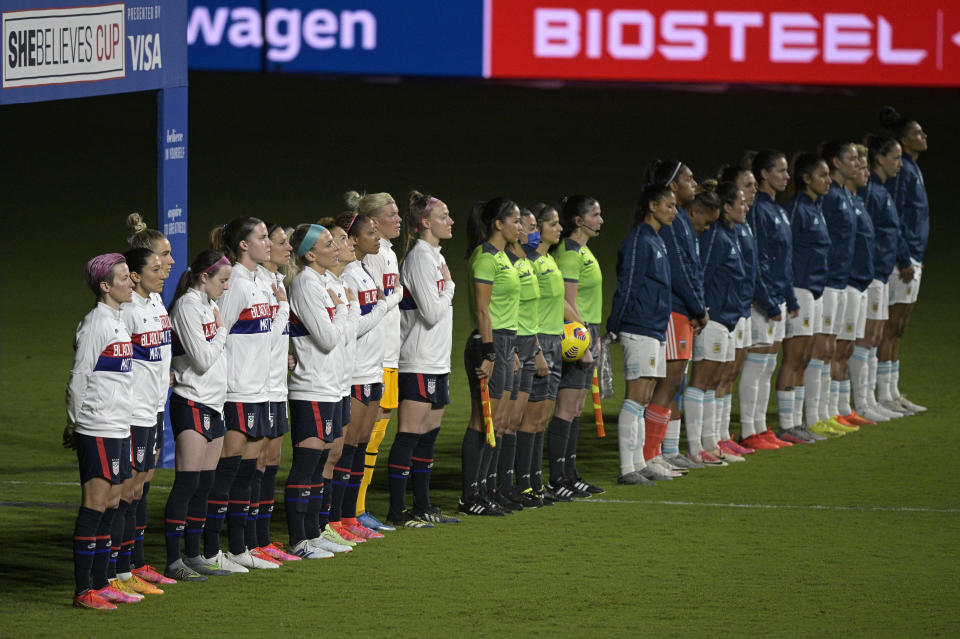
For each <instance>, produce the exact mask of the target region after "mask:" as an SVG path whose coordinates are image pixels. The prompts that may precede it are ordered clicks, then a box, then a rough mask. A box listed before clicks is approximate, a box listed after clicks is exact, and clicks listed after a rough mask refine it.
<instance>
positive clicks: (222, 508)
mask: <svg viewBox="0 0 960 639" xmlns="http://www.w3.org/2000/svg"><path fill="white" fill-rule="evenodd" d="M239 467H240V455H234V456H233V457H221V458H220V461H219V462H218V463H217V470H216V471H215V472H214V475H213V484H212V485H211V486H210V494H209V496H208V497H207V522H206V525H205V526H204V531H203V554H204V555H205V556H206V557H207V558H208V559H213V558H214V557H216V556H217V553H218V552H220V531H221V530H222V529H223V521H224V520H225V519H226V518H227V506H228V505H229V502H230V487H231V486H233V481H234V480H235V479H236V478H237V469H238V468H239Z"/></svg>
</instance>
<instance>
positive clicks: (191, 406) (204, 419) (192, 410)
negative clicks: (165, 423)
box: [170, 393, 227, 441]
mask: <svg viewBox="0 0 960 639" xmlns="http://www.w3.org/2000/svg"><path fill="white" fill-rule="evenodd" d="M170 426H171V427H173V436H174V438H176V437H179V436H180V433H182V432H183V431H185V430H192V431H195V432H197V433H200V434H201V435H203V436H204V437H206V438H207V441H213V440H214V439H216V438H217V437H223V436H224V435H225V434H226V433H227V427H226V426H225V425H224V423H223V417H222V416H221V415H220V413H218V412H217V411H215V410H213V409H212V408H210V407H209V406H207V405H206V404H200V403H198V402H195V401H193V400H189V399H186V398H184V397H181V396H180V395H177V394H176V393H173V394H172V395H170Z"/></svg>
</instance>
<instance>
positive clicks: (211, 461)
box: [164, 249, 246, 581]
mask: <svg viewBox="0 0 960 639" xmlns="http://www.w3.org/2000/svg"><path fill="white" fill-rule="evenodd" d="M232 270H233V268H232V267H231V266H230V260H228V259H227V258H226V256H224V254H223V253H221V252H220V251H215V250H213V249H205V250H203V251H201V252H200V254H199V255H198V256H197V257H196V258H194V260H193V262H192V263H191V264H190V266H189V267H188V268H187V270H186V271H184V273H183V275H181V276H180V281H179V282H178V283H177V288H176V291H175V293H174V297H173V301H172V302H171V303H170V325H171V328H172V330H173V336H172V338H173V343H172V350H173V360H172V363H171V368H172V369H173V374H174V385H173V394H171V395H170V425H171V426H172V427H173V434H174V438H175V441H176V444H177V451H176V474H175V475H174V479H173V487H172V488H171V489H170V495H169V497H168V498H167V506H166V509H165V511H164V529H165V533H166V546H167V568H166V571H165V574H166V575H167V576H168V577H170V578H173V579H177V580H180V581H206V579H207V577H206V576H207V575H218V576H222V575H229V574H230V571H229V570H224V569H223V567H222V566H220V567H217V566H211V565H209V564H210V563H211V562H208V561H206V560H205V559H204V557H203V555H202V554H201V552H200V539H201V537H202V535H203V529H204V524H205V523H206V517H207V495H208V494H209V493H210V487H211V485H212V484H213V477H214V473H215V472H216V467H217V462H218V461H219V459H220V451H221V450H222V449H223V436H224V434H225V433H226V427H225V426H224V423H223V401H224V399H225V397H226V394H227V374H226V373H227V360H226V354H225V352H226V346H227V329H226V328H225V327H224V325H223V319H222V318H221V317H220V309H219V307H218V306H217V302H216V301H217V300H218V299H220V296H221V295H223V292H224V291H225V290H226V289H227V287H228V286H229V281H230V273H231V271H232ZM181 539H185V551H186V557H183V556H182V555H181V554H180V540H181ZM237 568H238V569H239V570H240V571H243V572H245V571H246V568H243V567H242V566H237Z"/></svg>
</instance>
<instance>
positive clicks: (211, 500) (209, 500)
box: [207, 499, 227, 506]
mask: <svg viewBox="0 0 960 639" xmlns="http://www.w3.org/2000/svg"><path fill="white" fill-rule="evenodd" d="M207 503H208V504H220V505H221V506H223V505H226V503H227V502H225V501H216V500H214V499H208V500H207Z"/></svg>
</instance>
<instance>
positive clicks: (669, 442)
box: [660, 419, 680, 455]
mask: <svg viewBox="0 0 960 639" xmlns="http://www.w3.org/2000/svg"><path fill="white" fill-rule="evenodd" d="M660 451H661V452H662V453H663V454H664V455H676V454H677V453H679V452H680V420H679V419H671V420H670V421H669V422H668V423H667V434H666V435H664V437H663V444H662V445H661V446H660Z"/></svg>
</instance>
